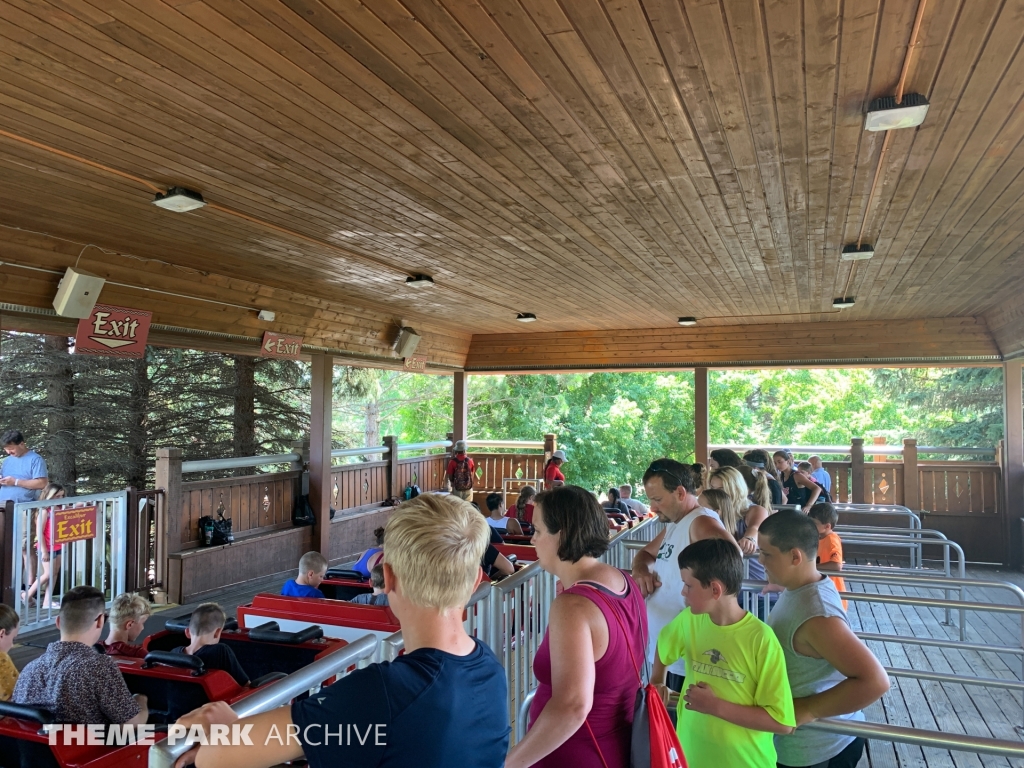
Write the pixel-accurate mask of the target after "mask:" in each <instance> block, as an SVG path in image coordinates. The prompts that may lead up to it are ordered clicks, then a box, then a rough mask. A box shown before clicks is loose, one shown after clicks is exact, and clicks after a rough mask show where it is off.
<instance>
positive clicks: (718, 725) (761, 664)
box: [651, 539, 796, 768]
mask: <svg viewBox="0 0 1024 768" xmlns="http://www.w3.org/2000/svg"><path fill="white" fill-rule="evenodd" d="M677 564H678V565H679V570H680V575H681V576H682V579H683V595H684V596H685V597H686V603H687V607H686V609H685V610H683V612H682V613H680V614H679V615H678V616H676V618H674V619H673V620H672V621H671V622H669V623H668V625H667V626H666V627H665V628H664V629H663V630H661V633H660V634H659V635H658V653H657V657H656V659H655V662H654V674H653V676H652V678H651V679H652V681H653V682H654V683H655V684H658V685H659V686H660V688H661V690H662V695H663V696H667V695H668V688H667V687H665V686H664V685H663V683H664V680H665V671H666V669H667V668H668V667H669V666H670V665H671V664H673V663H674V662H676V661H677V660H679V659H685V661H686V683H688V684H689V685H688V687H687V689H686V692H685V694H684V695H683V696H682V697H681V698H682V701H683V702H684V703H685V707H680V708H679V710H678V713H679V718H678V722H677V724H676V732H677V733H678V734H679V743H680V745H681V746H682V748H683V754H685V755H686V759H687V761H688V762H689V763H690V764H692V765H695V766H698V765H699V766H744V768H775V761H776V753H775V745H774V737H773V734H788V733H792V732H793V729H794V728H795V727H796V719H795V716H794V712H793V695H792V694H791V693H790V688H789V680H788V678H787V677H786V663H785V660H784V658H783V654H782V646H781V645H780V644H779V641H778V640H777V639H776V638H775V635H774V633H773V632H772V630H771V629H770V628H769V627H768V626H767V625H766V624H765V623H764V622H763V621H761V620H760V619H758V618H757V617H756V616H754V615H753V614H751V613H748V612H747V611H745V610H744V609H743V608H742V607H741V606H740V604H739V602H738V601H737V599H736V596H737V595H738V594H739V591H740V586H741V585H742V583H743V558H742V556H741V555H740V553H739V551H738V550H737V549H736V547H735V545H734V544H732V542H729V541H725V540H724V539H704V540H702V541H695V542H693V543H692V544H690V545H689V546H688V547H687V548H686V549H684V550H683V551H682V552H680V553H679V557H678V559H677Z"/></svg>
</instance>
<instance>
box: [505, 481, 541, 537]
mask: <svg viewBox="0 0 1024 768" xmlns="http://www.w3.org/2000/svg"><path fill="white" fill-rule="evenodd" d="M535 498H537V489H536V488H534V487H533V486H532V485H524V486H523V487H522V489H520V491H519V498H518V499H516V503H515V506H513V507H512V509H510V510H509V511H508V517H514V518H515V519H516V520H518V521H519V525H521V526H529V527H530V531H532V530H533V500H534V499H535ZM523 530H526V528H525V527H524V529H523Z"/></svg>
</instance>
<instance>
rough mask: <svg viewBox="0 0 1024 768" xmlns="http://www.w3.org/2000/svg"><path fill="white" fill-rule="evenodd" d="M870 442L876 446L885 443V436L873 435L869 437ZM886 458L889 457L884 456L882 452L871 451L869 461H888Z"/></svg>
mask: <svg viewBox="0 0 1024 768" xmlns="http://www.w3.org/2000/svg"><path fill="white" fill-rule="evenodd" d="M871 442H872V444H873V445H876V446H878V445H885V438H884V437H878V436H877V435H876V436H875V437H873V438H871ZM888 460H889V457H888V456H886V455H885V454H884V453H873V454H871V461H888Z"/></svg>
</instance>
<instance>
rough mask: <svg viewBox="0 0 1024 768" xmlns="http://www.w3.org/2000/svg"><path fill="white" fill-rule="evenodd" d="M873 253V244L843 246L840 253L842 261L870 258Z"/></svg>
mask: <svg viewBox="0 0 1024 768" xmlns="http://www.w3.org/2000/svg"><path fill="white" fill-rule="evenodd" d="M874 255H875V246H873V245H860V246H858V245H854V244H853V243H851V244H850V245H844V246H843V252H842V254H841V255H840V257H839V258H840V259H841V260H842V261H863V260H864V259H870V258H871V257H872V256H874Z"/></svg>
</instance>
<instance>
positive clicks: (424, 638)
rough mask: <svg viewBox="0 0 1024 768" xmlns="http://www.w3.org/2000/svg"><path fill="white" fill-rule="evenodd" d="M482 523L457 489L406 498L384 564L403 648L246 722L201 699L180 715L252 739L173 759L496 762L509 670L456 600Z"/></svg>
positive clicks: (466, 593) (424, 764)
mask: <svg viewBox="0 0 1024 768" xmlns="http://www.w3.org/2000/svg"><path fill="white" fill-rule="evenodd" d="M488 530H489V529H488V526H487V523H486V522H485V521H484V519H483V516H482V515H481V514H480V513H479V512H478V511H477V510H475V509H474V508H473V507H472V506H470V504H469V503H467V502H465V501H462V500H460V499H457V498H456V497H454V496H440V495H435V494H422V495H420V496H417V497H416V498H415V499H412V500H410V501H406V502H405V503H403V504H402V505H401V506H400V507H398V508H397V509H396V510H395V511H394V513H393V514H392V515H391V518H390V519H389V520H388V523H387V526H386V527H385V534H384V565H383V567H384V592H385V594H387V596H388V601H389V605H390V608H391V610H392V612H394V614H395V616H396V617H397V618H398V621H399V622H400V623H401V625H402V637H403V640H404V642H405V653H404V654H403V655H402V656H399V657H398V658H397V659H395V660H394V661H392V662H388V663H385V664H372V665H370V666H368V667H366V668H365V669H360V670H356V671H354V672H352V673H351V674H349V675H346V676H345V677H342V678H340V679H339V680H338V681H337V682H336V683H333V684H332V685H329V686H326V687H324V688H322V689H321V690H320V691H319V693H317V694H316V695H314V696H310V697H309V698H306V699H303V700H301V701H299V700H296V701H294V702H293V703H292V704H291V705H287V706H283V707H278V708H277V709H272V710H270V711H268V712H264V713H262V714H259V715H255V716H253V717H249V718H244V719H242V720H239V719H238V718H237V716H236V715H235V713H234V711H233V710H232V709H231V707H230V706H228V705H227V704H226V703H225V702H223V701H219V702H213V703H210V704H206V705H204V706H202V707H200V708H199V709H197V710H195V711H194V712H191V713H189V714H188V715H186V716H185V717H183V718H181V719H180V720H179V721H178V723H179V724H181V725H184V726H186V727H189V728H191V726H193V725H199V726H202V727H204V728H205V729H206V731H207V734H209V732H210V730H211V729H210V726H212V725H216V724H225V725H230V724H232V723H236V722H237V723H238V724H239V726H240V727H241V728H245V726H249V725H251V726H252V727H251V729H250V730H249V731H248V736H249V739H250V741H251V742H252V745H251V746H246V745H232V746H204V747H200V748H199V749H198V752H196V751H190V752H188V753H186V754H185V755H183V756H182V757H181V758H179V759H178V762H177V763H176V766H179V767H183V766H187V765H190V764H192V762H193V761H194V762H195V765H196V766H198V768H223V767H224V766H238V767H239V768H268V767H269V766H272V765H278V764H279V763H283V762H285V761H291V760H297V759H299V758H301V757H303V756H304V757H305V759H306V760H308V761H309V765H310V766H312V768H328V767H330V768H333V767H334V766H340V765H344V766H346V768H361V767H362V766H375V768H399V767H401V768H405V766H417V768H449V767H450V766H479V767H480V768H500V766H501V765H502V764H503V763H504V761H505V755H506V753H507V752H508V735H509V731H510V729H509V716H508V685H507V683H506V681H505V671H504V670H503V669H502V667H501V664H500V663H499V662H498V660H497V659H496V658H495V657H494V654H493V653H492V652H491V651H490V649H489V648H488V647H487V646H486V645H484V644H483V643H481V642H480V641H479V640H476V639H474V638H472V637H470V636H469V635H468V634H466V629H465V626H464V625H463V608H464V607H465V605H466V603H467V602H468V601H469V598H470V596H471V595H472V594H473V592H474V590H475V589H476V588H477V586H479V584H480V580H481V578H482V576H481V573H480V558H481V557H482V556H483V553H484V549H485V548H486V546H487V541H488ZM296 726H297V728H298V730H297V731H296ZM356 730H358V732H359V734H361V738H362V739H363V742H362V743H360V741H359V740H357V738H356V737H354V736H353V735H352V732H354V731H356ZM289 733H292V734H296V733H297V734H298V736H297V738H296V737H293V738H292V739H288V738H287V734H289ZM274 734H278V735H277V736H275V735H274ZM367 734H368V735H367ZM296 740H297V741H298V742H299V743H296Z"/></svg>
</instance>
